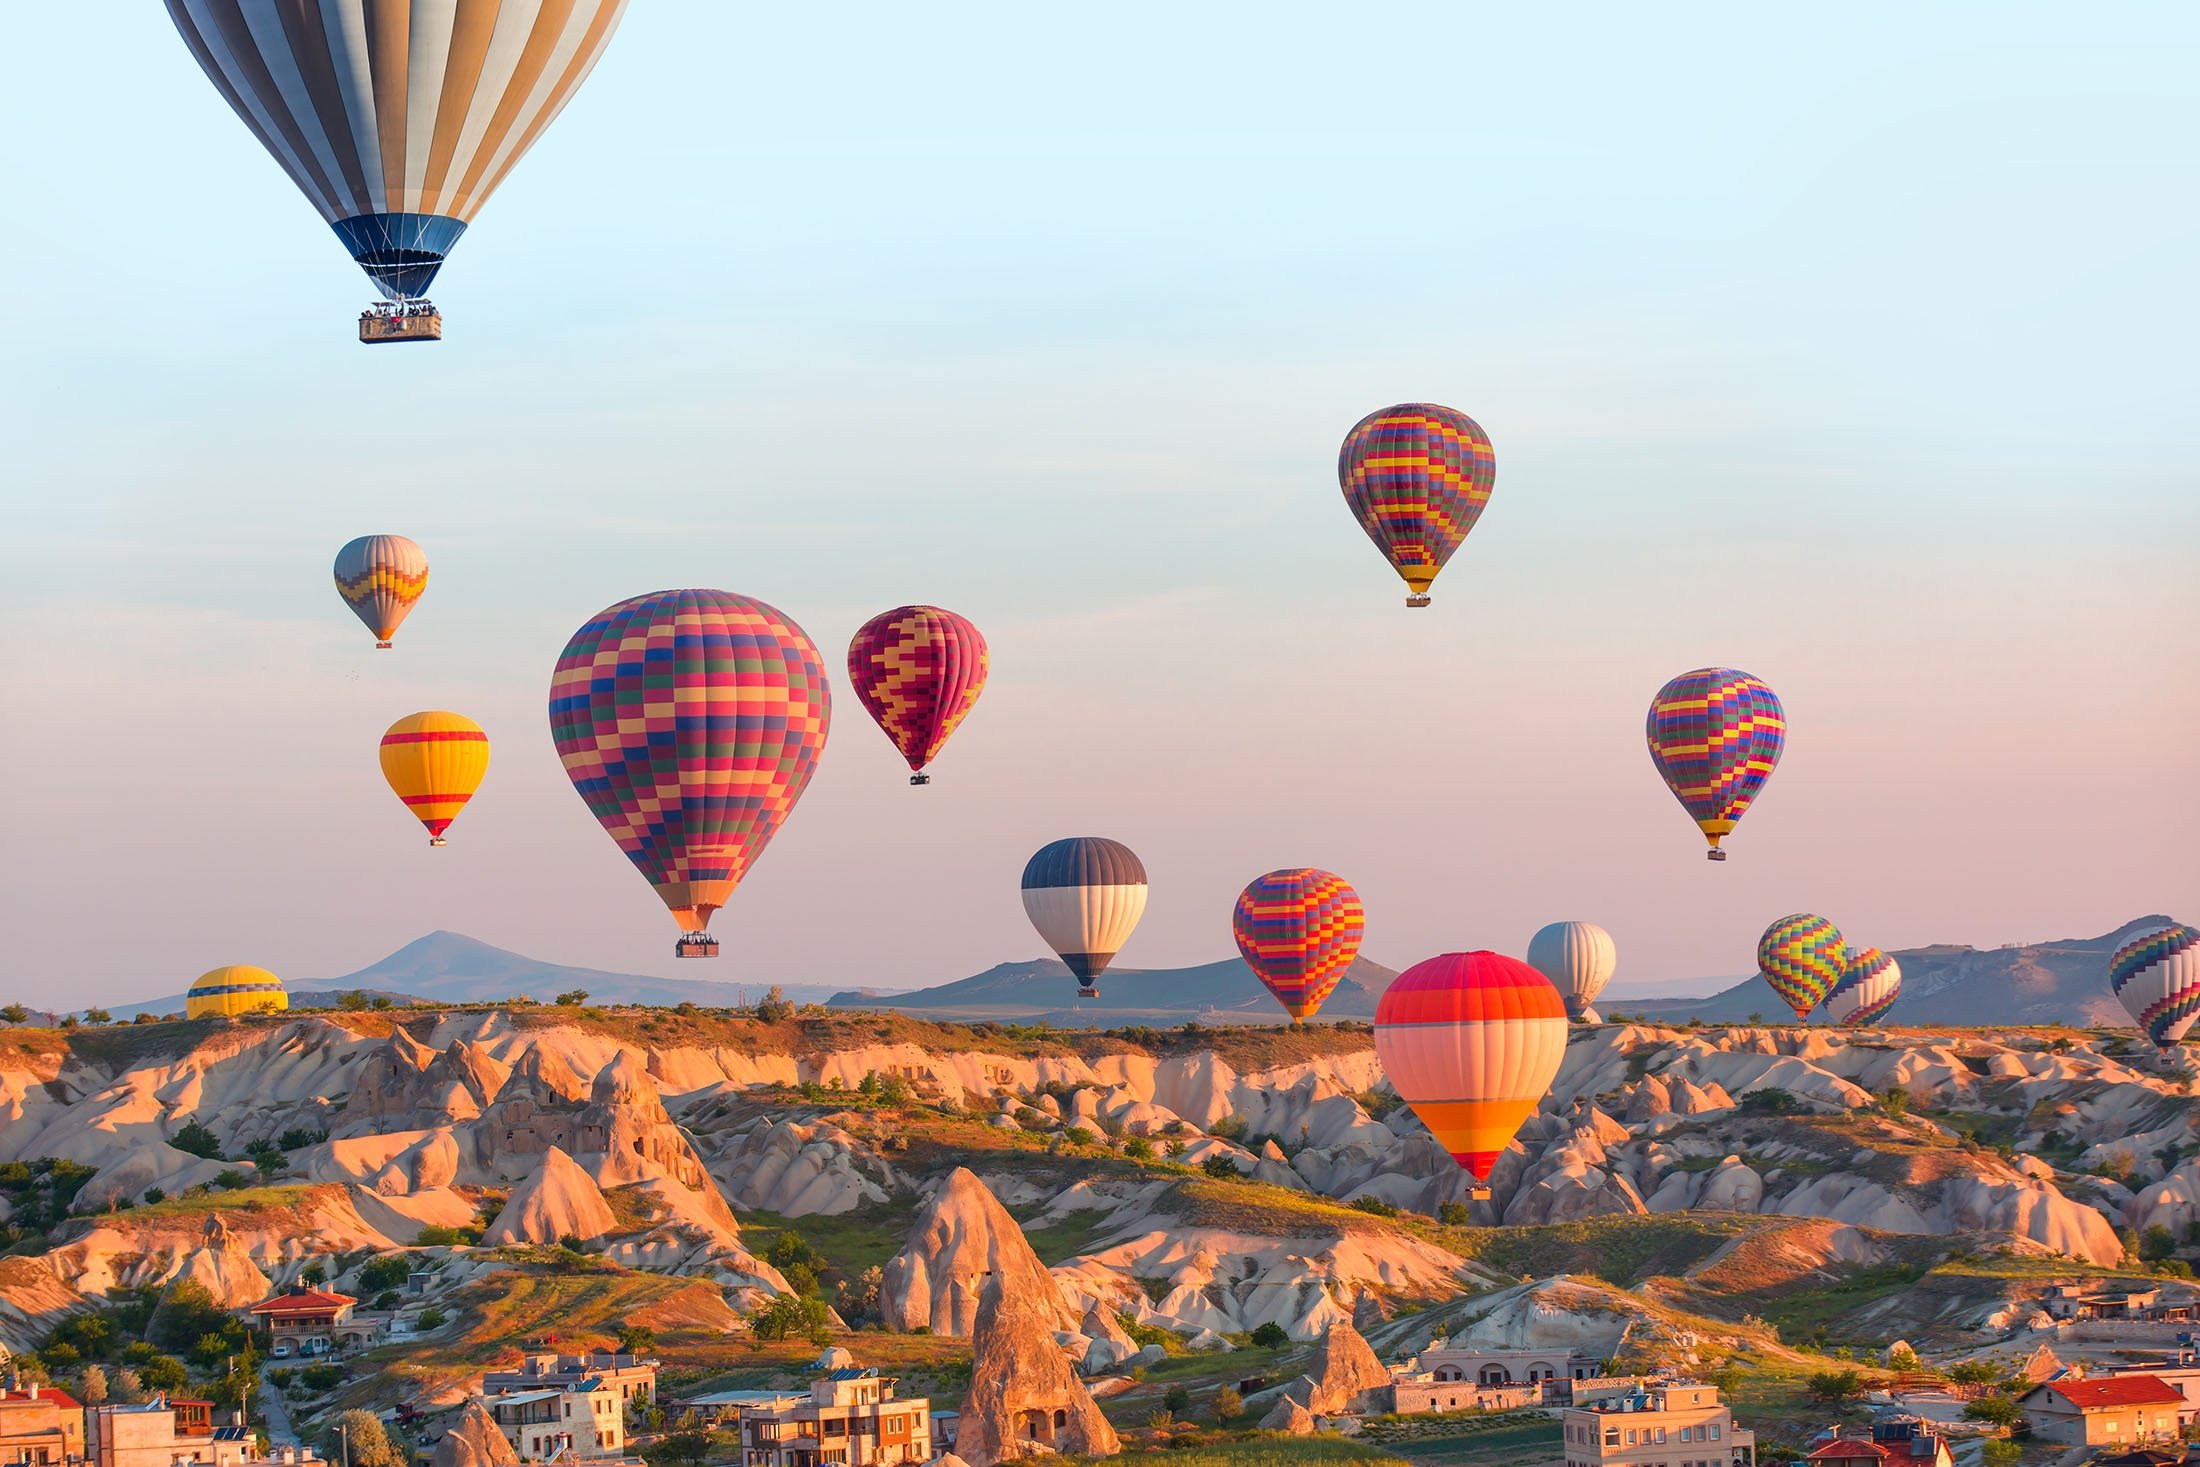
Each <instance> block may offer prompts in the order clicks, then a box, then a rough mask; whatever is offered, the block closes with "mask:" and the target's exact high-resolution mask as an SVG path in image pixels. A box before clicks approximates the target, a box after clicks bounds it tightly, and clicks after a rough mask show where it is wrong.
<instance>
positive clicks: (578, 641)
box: [550, 591, 832, 932]
mask: <svg viewBox="0 0 2200 1467" xmlns="http://www.w3.org/2000/svg"><path fill="white" fill-rule="evenodd" d="M831 724H832V690H831V688H830V687H829V686H828V683H827V679H826V675H825V667H824V663H823V662H822V660H821V659H820V658H819V657H818V655H817V647H816V646H815V644H813V643H812V642H811V641H810V639H809V637H808V636H807V635H806V634H804V632H803V630H802V628H800V627H798V626H796V625H795V624H794V623H793V622H792V621H790V620H788V619H787V618H786V617H785V616H784V615H782V614H781V613H780V612H779V611H778V610H777V609H775V608H774V607H771V606H768V605H766V604H765V603H763V602H761V601H758V600H755V599H753V598H751V597H748V596H740V595H736V594H734V593H733V592H730V591H655V592H651V593H650V594H649V595H647V596H636V597H634V598H633V599H631V600H628V601H621V602H620V603H619V604H618V605H616V606H612V607H607V608H606V609H605V610H603V611H601V612H599V613H597V614H596V615H595V616H593V617H591V618H590V619H589V621H588V623H587V624H586V625H585V626H583V627H582V628H581V629H580V630H579V631H577V632H575V633H574V634H573V638H572V640H571V641H569V642H567V643H566V644H565V651H564V652H563V653H561V654H560V655H559V657H558V665H557V670H556V672H555V673H554V674H553V675H552V677H551V681H550V735H551V737H552V739H554V740H555V741H556V743H557V747H558V757H559V759H561V760H562V761H563V762H564V764H565V773H566V777H567V778H568V779H570V780H572V782H573V788H574V790H575V791H577V792H578V793H579V795H580V797H581V799H582V801H583V802H584V803H586V804H587V806H588V810H589V813H590V814H592V815H594V816H595V817H596V819H597V821H598V822H599V823H600V824H601V825H602V826H603V828H604V830H605V831H606V832H608V833H609V834H610V836H611V838H612V839H613V840H615V841H617V842H618V845H619V849H620V850H622V851H624V852H625V853H626V857H627V859H628V860H630V861H632V862H633V863H634V867H635V869H636V870H638V871H640V872H641V873H642V876H643V877H644V879H646V880H647V881H648V882H649V884H650V886H651V887H652V888H653V889H654V890H655V891H656V893H657V895H658V896H659V897H660V898H661V899H663V901H664V904H665V906H666V907H668V908H670V909H671V912H672V916H673V920H674V921H675V922H677V923H678V924H679V926H680V930H681V931H683V932H701V931H702V930H703V929H705V928H707V927H708V926H709V925H710V918H711V914H712V913H714V912H716V911H717V910H718V909H719V908H720V907H722V906H724V905H725V904H726V901H727V900H728V899H729V898H730V897H731V896H732V895H733V890H734V888H735V887H736V886H738V885H739V884H740V882H741V878H742V877H743V876H744V875H746V874H747V872H748V870H749V868H750V867H751V866H752V865H754V864H755V862H756V859H757V857H758V856H760V855H761V854H762V853H763V850H764V847H765V846H766V845H768V844H770V842H771V838H772V837H773V836H774V835H775V834H777V833H778V831H779V827H780V826H781V825H782V824H783V823H784V822H785V821H786V818H787V815H788V813H789V812H790V811H792V810H793V809H794V806H795V802H796V801H797V800H799V799H801V798H802V792H803V790H804V789H806V788H808V786H809V783H810V776H811V775H812V774H813V773H815V772H816V770H817V761H818V758H819V756H820V755H822V754H823V753H824V751H825V736H826V734H827V732H828V730H829V729H830V727H831Z"/></svg>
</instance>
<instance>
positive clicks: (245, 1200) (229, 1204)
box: [122, 1182, 326, 1222]
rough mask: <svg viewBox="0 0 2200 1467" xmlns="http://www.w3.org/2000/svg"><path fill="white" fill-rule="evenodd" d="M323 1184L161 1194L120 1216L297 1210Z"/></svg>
mask: <svg viewBox="0 0 2200 1467" xmlns="http://www.w3.org/2000/svg"><path fill="white" fill-rule="evenodd" d="M325 1185H326V1184H324V1183H308V1182H301V1183H295V1184H292V1185H288V1186H277V1187H239V1188H237V1189H236V1190H235V1191H233V1192H225V1191H222V1190H220V1189H219V1188H217V1189H215V1190H213V1191H208V1192H201V1193H199V1194H198V1195H197V1196H195V1197H164V1198H162V1199H161V1200H160V1201H158V1202H145V1203H140V1204H139V1205H138V1206H136V1207H133V1208H131V1209H130V1210H129V1211H127V1212H125V1213H123V1214H122V1218H123V1220H125V1221H138V1222H143V1221H148V1220H151V1219H155V1218H163V1217H201V1216H204V1215H205V1214H207V1213H209V1212H253V1213H266V1212H291V1213H296V1212H300V1211H302V1209H303V1208H304V1206H305V1203H306V1200H307V1198H308V1197H309V1196H311V1195H312V1194H313V1193H314V1192H316V1191H320V1190H322V1189H323V1188H324V1186H325Z"/></svg>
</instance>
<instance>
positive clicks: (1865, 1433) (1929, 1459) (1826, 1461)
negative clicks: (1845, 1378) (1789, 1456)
mask: <svg viewBox="0 0 2200 1467" xmlns="http://www.w3.org/2000/svg"><path fill="white" fill-rule="evenodd" d="M1804 1460H1805V1461H1807V1462H1811V1463H1813V1464H1815V1467H1955V1456H1954V1453H1953V1452H1952V1450H1951V1449H1950V1448H1949V1446H1948V1439H1947V1438H1946V1437H1944V1436H1942V1435H1940V1434H1939V1433H1938V1432H1936V1431H1934V1430H1933V1429H1932V1427H1931V1426H1930V1424H1928V1423H1927V1422H1924V1421H1921V1420H1919V1419H1918V1418H1917V1417H1915V1416H1894V1417H1889V1418H1888V1419H1886V1420H1884V1421H1875V1422H1873V1423H1872V1424H1871V1425H1870V1426H1869V1427H1833V1428H1831V1429H1829V1430H1827V1431H1825V1432H1823V1433H1821V1434H1820V1435H1819V1437H1818V1439H1817V1441H1816V1442H1814V1443H1813V1444H1812V1447H1811V1450H1810V1453H1809V1455H1808V1456H1806V1457H1805V1458H1804Z"/></svg>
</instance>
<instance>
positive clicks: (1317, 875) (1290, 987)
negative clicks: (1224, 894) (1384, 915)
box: [1230, 866, 1367, 1020]
mask: <svg viewBox="0 0 2200 1467" xmlns="http://www.w3.org/2000/svg"><path fill="white" fill-rule="evenodd" d="M1366 925H1367V916H1366V914H1365V913H1364V912H1362V911H1361V910H1360V894H1359V893H1358V892H1356V891H1354V890H1353V889H1352V885H1351V883H1350V882H1348V881H1346V880H1345V879H1344V878H1343V877H1342V876H1338V875H1335V874H1333V873H1331V872H1328V871H1318V870H1316V869H1315V868H1313V867H1312V866H1295V867H1290V868H1287V869H1285V870H1282V871H1271V872H1269V873H1268V874H1267V875H1266V876H1256V877H1254V878H1253V880H1252V881H1251V883H1250V884H1248V885H1247V886H1246V888H1245V890H1244V891H1242V892H1240V893H1238V899H1237V906H1236V908H1235V909H1234V910H1233V911H1232V912H1231V913H1230V932H1231V935H1232V936H1234V937H1236V938H1237V945H1238V951H1239V952H1241V953H1243V954H1244V955H1245V964H1246V966H1247V967H1249V968H1251V969H1252V970H1253V972H1254V974H1255V975H1256V976H1257V977H1258V978H1259V979H1260V981H1261V982H1262V983H1264V984H1266V985H1267V986H1268V991H1269V992H1270V993H1272V994H1274V995H1275V996H1276V1002H1278V1003H1280V1004H1282V1005H1283V1008H1284V1012H1286V1013H1288V1014H1289V1015H1290V1016H1291V1017H1292V1018H1293V1019H1294V1020H1305V1019H1311V1018H1313V1017H1314V1015H1315V1013H1316V1012H1318V1011H1319V1010H1320V1008H1321V1006H1322V1002H1323V1000H1325V999H1327V998H1328V997H1329V995H1330V994H1331V993H1333V992H1335V991H1336V987H1337V984H1338V982H1339V981H1340V980H1341V979H1342V978H1343V977H1344V975H1345V970H1346V969H1347V968H1350V967H1351V966H1352V960H1353V959H1354V958H1356V957H1358V956H1359V952H1360V933H1361V930H1362V929H1363V928H1365V927H1366Z"/></svg>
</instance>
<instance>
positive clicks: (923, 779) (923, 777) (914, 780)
mask: <svg viewBox="0 0 2200 1467" xmlns="http://www.w3.org/2000/svg"><path fill="white" fill-rule="evenodd" d="M909 782H910V783H911V784H930V783H931V782H932V776H931V775H929V774H912V775H910V776H909Z"/></svg>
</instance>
